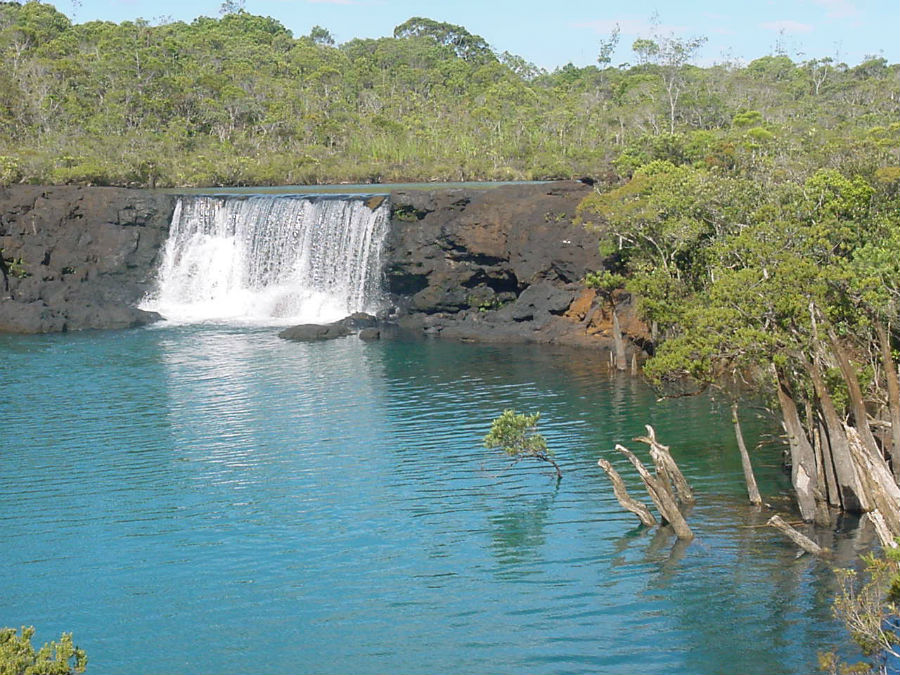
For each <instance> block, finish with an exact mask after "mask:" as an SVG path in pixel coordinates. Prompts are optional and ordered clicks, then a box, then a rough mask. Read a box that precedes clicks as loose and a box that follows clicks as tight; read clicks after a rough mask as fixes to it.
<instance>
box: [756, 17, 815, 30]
mask: <svg viewBox="0 0 900 675" xmlns="http://www.w3.org/2000/svg"><path fill="white" fill-rule="evenodd" d="M759 25H760V26H761V27H762V28H765V29H766V30H772V31H775V32H776V33H779V32H785V33H812V32H813V26H812V24H809V23H800V22H799V21H792V20H791V19H781V20H779V21H767V22H766V23H761V24H759Z"/></svg>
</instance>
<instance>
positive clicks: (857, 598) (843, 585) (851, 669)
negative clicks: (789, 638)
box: [819, 547, 900, 675]
mask: <svg viewBox="0 0 900 675" xmlns="http://www.w3.org/2000/svg"><path fill="white" fill-rule="evenodd" d="M862 560H863V561H864V562H865V570H864V571H863V572H862V574H859V573H857V572H856V571H855V570H852V569H844V570H836V573H837V575H838V580H839V582H840V591H839V592H838V595H837V597H836V598H835V600H834V608H833V612H834V615H835V618H837V619H839V620H840V621H842V622H843V623H844V625H845V626H846V627H847V630H848V631H849V632H850V636H851V637H852V638H853V641H854V642H855V643H856V644H857V645H859V647H860V649H861V650H862V652H863V654H864V655H865V656H866V657H868V658H870V659H872V662H870V663H866V662H861V663H854V664H848V663H844V662H842V661H841V659H840V658H839V657H838V656H837V654H835V653H834V652H824V653H820V654H819V664H820V667H821V668H822V670H824V671H826V672H829V673H840V674H842V675H843V673H883V672H886V671H887V672H894V671H893V670H890V669H889V664H888V660H893V661H896V659H898V658H900V613H898V612H900V608H898V603H900V548H890V547H888V548H885V549H884V556H883V557H878V556H876V555H875V554H871V555H868V556H863V558H862Z"/></svg>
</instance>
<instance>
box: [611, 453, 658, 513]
mask: <svg viewBox="0 0 900 675" xmlns="http://www.w3.org/2000/svg"><path fill="white" fill-rule="evenodd" d="M597 464H598V465H599V466H600V468H601V469H603V470H604V471H605V472H606V475H607V476H609V480H610V481H612V484H613V493H614V494H615V495H616V499H618V500H619V504H621V505H622V508H623V509H625V510H626V511H631V513H633V514H634V515H636V516H637V517H638V518H639V519H640V521H641V524H643V525H645V526H646V527H653V526H654V525H656V518H655V517H654V516H653V514H652V513H651V512H650V509H648V508H647V507H646V506H645V505H644V504H643V503H641V502H639V501H637V500H636V499H632V497H631V495H629V494H628V489H627V488H626V487H625V482H624V481H623V480H622V477H621V476H620V475H619V472H618V471H616V470H615V469H614V468H613V466H612V464H610V463H609V462H608V461H607V460H605V459H602V458H601V459H598V460H597Z"/></svg>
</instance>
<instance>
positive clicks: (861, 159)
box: [0, 0, 900, 189]
mask: <svg viewBox="0 0 900 675" xmlns="http://www.w3.org/2000/svg"><path fill="white" fill-rule="evenodd" d="M617 39H618V33H616V32H615V31H614V33H613V35H612V36H610V38H609V39H608V40H607V41H605V42H604V43H603V44H601V50H600V51H601V54H600V65H601V66H603V67H602V68H598V67H596V66H588V67H585V68H578V67H576V66H574V65H571V64H567V65H566V66H564V67H562V68H559V69H557V70H556V71H554V72H545V71H542V70H541V69H539V68H536V67H535V66H534V65H533V64H529V63H527V62H526V61H524V60H523V59H521V57H517V56H515V55H512V54H508V53H502V54H501V55H500V56H499V57H498V56H497V55H496V54H495V53H494V51H493V49H492V48H491V46H490V45H488V44H487V42H486V41H485V40H484V39H483V38H482V37H479V36H478V35H474V34H472V33H470V32H469V31H468V30H466V29H465V28H464V27H462V26H456V25H453V24H448V23H442V22H439V21H435V20H432V19H428V18H423V17H414V18H412V19H410V20H409V21H406V22H404V23H403V24H401V25H400V26H398V27H397V29H396V31H395V36H394V37H389V38H380V39H356V40H350V41H349V42H346V43H344V44H341V45H336V44H334V37H333V36H332V35H331V34H330V33H329V31H327V30H326V29H324V28H321V27H319V26H316V27H314V28H313V29H312V30H311V31H310V33H309V34H308V35H305V36H300V37H296V38H295V37H294V36H292V35H291V33H290V31H289V30H287V29H286V28H285V27H284V26H283V25H281V24H280V23H279V22H278V21H276V20H274V19H272V18H269V17H263V16H255V15H253V14H250V13H248V12H247V11H246V10H245V9H244V8H243V4H242V3H241V2H240V1H239V0H234V1H232V2H227V3H225V4H224V5H223V14H222V16H220V17H218V18H209V17H202V18H198V19H196V20H194V21H192V22H190V23H182V22H172V23H162V24H160V25H150V24H149V23H148V22H146V21H143V20H138V21H128V22H124V23H122V24H118V25H117V24H113V23H110V22H99V21H94V22H88V23H84V24H73V23H72V22H71V21H69V19H68V18H67V17H66V16H65V15H63V14H62V13H60V12H59V11H57V10H56V9H55V8H53V7H52V6H51V5H48V4H43V3H41V2H28V3H24V4H18V3H0V65H2V67H0V157H3V158H6V159H4V160H2V161H0V184H4V183H13V182H32V183H34V182H55V183H63V182H68V183H92V184H114V185H147V186H149V185H156V186H178V185H181V186H189V185H224V184H234V185H257V184H273V183H277V184H284V183H291V182H313V183H314V182H327V181H360V182H367V181H373V180H381V181H401V180H467V179H482V180H485V179H486V180H499V179H503V180H518V179H549V178H572V177H577V176H585V175H594V176H596V175H598V174H600V175H609V176H610V180H608V181H606V182H607V183H608V184H611V185H616V184H617V181H616V178H615V173H616V172H618V174H619V175H622V176H630V175H632V173H633V172H634V171H636V170H638V169H639V168H640V167H641V166H643V165H645V164H647V163H648V162H651V161H653V160H663V161H668V162H670V163H671V164H673V165H676V166H690V167H714V168H716V169H721V170H726V171H729V172H734V173H736V174H747V173H752V172H757V171H762V170H766V171H769V172H770V174H771V175H774V174H775V173H777V172H782V173H785V174H791V175H796V174H797V173H798V170H799V171H801V172H802V171H803V167H804V166H806V165H812V164H814V165H817V166H828V167H831V168H833V169H836V170H839V171H840V172H841V173H842V174H844V175H848V176H850V175H853V174H854V173H860V174H862V175H866V176H868V175H869V174H871V172H874V171H876V170H879V169H886V168H889V167H890V166H896V164H897V160H896V149H897V148H898V147H900V123H897V121H896V119H897V115H898V112H900V111H898V103H897V101H898V100H900V95H898V91H897V66H891V65H888V64H887V63H886V62H884V60H883V59H873V60H870V61H867V62H866V63H864V64H861V65H860V66H857V67H856V68H849V67H845V66H842V65H841V64H833V63H826V62H824V61H822V60H819V61H815V62H812V61H810V62H806V63H803V64H796V63H794V62H792V61H791V60H790V59H788V58H787V57H783V56H777V57H766V58H764V59H758V60H757V61H754V62H753V63H751V64H750V65H748V66H747V67H743V68H741V67H735V68H723V67H720V66H714V67H711V68H702V69H701V68H696V67H693V66H691V65H690V60H691V58H692V56H693V55H694V53H695V52H696V49H697V48H698V47H699V45H700V44H701V43H702V39H693V40H682V39H679V38H675V37H673V36H666V35H660V34H654V35H652V36H651V37H650V38H647V39H645V40H644V41H643V42H639V43H637V44H636V45H635V47H636V48H637V50H638V53H639V55H640V56H641V58H642V59H643V60H645V63H643V64H641V65H637V66H633V67H632V66H627V65H623V66H620V67H618V68H616V67H612V66H611V64H610V62H609V61H608V59H609V58H611V53H612V52H611V51H610V50H611V49H612V47H613V46H614V43H615V41H616V40H617ZM823 77H825V78H826V79H825V80H822V78H823ZM64 157H69V158H71V159H70V160H68V161H63V160H62V158H64ZM880 175H881V176H882V177H883V179H885V180H886V181H887V183H888V184H892V185H893V186H894V189H897V182H896V180H894V181H893V182H891V181H892V179H891V178H890V176H891V174H890V172H889V171H888V172H884V171H882V173H881V174H880Z"/></svg>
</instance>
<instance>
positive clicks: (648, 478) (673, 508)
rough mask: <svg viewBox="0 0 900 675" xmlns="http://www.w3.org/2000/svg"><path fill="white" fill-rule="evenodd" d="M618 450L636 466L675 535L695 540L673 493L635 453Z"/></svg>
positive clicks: (617, 447)
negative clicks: (652, 473) (648, 469)
mask: <svg viewBox="0 0 900 675" xmlns="http://www.w3.org/2000/svg"><path fill="white" fill-rule="evenodd" d="M616 450H618V451H619V452H621V453H622V454H623V455H625V456H626V457H627V458H628V461H630V462H631V463H632V465H634V468H635V469H637V472H638V473H639V474H640V476H641V479H642V480H643V481H644V485H645V486H646V487H647V494H649V495H650V499H652V500H653V503H654V504H656V508H657V509H658V510H659V515H660V516H661V517H662V518H663V520H664V521H665V522H667V523H669V524H670V525H671V526H672V529H673V530H675V535H676V536H677V537H678V538H679V539H693V538H694V533H693V532H691V528H690V527H689V526H688V524H687V521H686V520H685V519H684V516H683V515H681V511H679V510H678V504H677V503H676V501H675V497H674V496H673V495H672V493H671V492H669V491H668V490H667V489H666V487H665V486H664V485H663V484H662V483H661V482H660V481H658V480H657V479H656V478H654V477H653V476H652V475H650V472H649V471H647V467H645V466H644V465H643V464H642V463H641V460H639V459H638V458H637V457H635V456H634V453H633V452H631V450H629V449H628V448H626V447H625V446H623V445H617V446H616Z"/></svg>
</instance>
